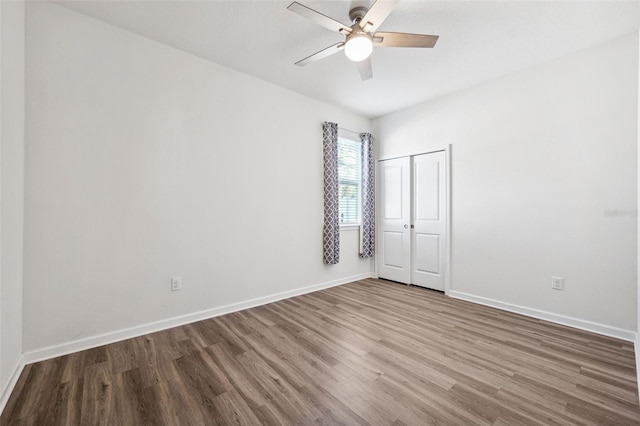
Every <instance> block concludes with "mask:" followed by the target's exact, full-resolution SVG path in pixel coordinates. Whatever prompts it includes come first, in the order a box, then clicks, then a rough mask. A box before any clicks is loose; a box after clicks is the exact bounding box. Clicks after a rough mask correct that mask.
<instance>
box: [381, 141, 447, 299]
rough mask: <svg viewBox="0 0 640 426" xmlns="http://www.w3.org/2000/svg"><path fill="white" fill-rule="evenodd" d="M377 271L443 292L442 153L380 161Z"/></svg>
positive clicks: (444, 203)
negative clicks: (379, 227) (379, 224)
mask: <svg viewBox="0 0 640 426" xmlns="http://www.w3.org/2000/svg"><path fill="white" fill-rule="evenodd" d="M379 166H380V167H379V173H380V174H379V176H380V180H379V185H380V186H379V187H380V201H381V212H380V217H381V229H380V245H379V247H380V255H379V259H378V275H379V276H380V278H386V279H389V280H393V281H398V282H401V283H405V284H416V285H419V286H422V287H427V288H431V289H434V290H441V291H444V274H445V265H446V256H447V246H446V243H447V240H446V232H447V210H446V207H447V198H446V197H447V191H446V162H445V152H444V151H438V152H433V153H429V154H421V155H415V156H411V157H402V158H395V159H392V160H383V161H380V163H379Z"/></svg>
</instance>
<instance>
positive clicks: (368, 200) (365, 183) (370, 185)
mask: <svg viewBox="0 0 640 426" xmlns="http://www.w3.org/2000/svg"><path fill="white" fill-rule="evenodd" d="M360 140H361V141H362V157H361V158H362V161H361V164H362V245H361V253H360V257H371V256H373V254H374V253H375V239H376V236H375V223H376V217H375V197H376V191H375V175H374V165H373V136H371V133H360Z"/></svg>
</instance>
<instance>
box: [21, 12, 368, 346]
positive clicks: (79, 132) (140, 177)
mask: <svg viewBox="0 0 640 426" xmlns="http://www.w3.org/2000/svg"><path fill="white" fill-rule="evenodd" d="M26 80H27V88H28V90H27V129H28V134H27V168H26V183H25V185H26V190H25V191H26V195H25V209H26V211H25V229H26V232H25V294H24V318H25V323H24V349H25V351H30V350H37V349H40V348H43V347H46V346H49V345H59V344H64V343H68V342H70V341H74V340H77V339H83V338H86V337H90V336H95V335H97V334H100V333H108V332H111V331H114V330H121V329H124V328H126V327H134V326H137V325H140V324H145V323H149V322H152V321H157V320H161V319H165V318H171V317H175V316H178V315H183V314H188V313H192V312H195V311H199V310H203V309H209V308H213V307H219V306H222V305H226V304H230V303H236V302H240V301H244V300H247V299H251V298H255V297H260V296H266V295H270V294H274V293H278V292H282V291H287V290H292V289H295V288H299V287H304V286H309V285H314V284H319V283H324V282H328V281H332V280H339V279H344V278H348V277H353V276H356V275H361V274H369V273H370V272H371V270H372V262H371V261H370V260H368V259H367V260H361V259H359V258H358V255H357V251H358V243H357V231H343V233H342V237H343V238H342V245H341V250H342V257H341V262H340V264H339V265H335V266H326V265H323V264H322V252H321V235H322V210H323V208H322V203H323V198H322V137H321V133H322V131H321V123H322V121H324V120H331V121H336V122H338V123H339V124H340V125H341V126H343V127H346V128H349V129H355V130H362V131H365V130H368V129H369V125H370V123H369V121H368V120H366V119H364V118H362V117H359V116H356V115H354V114H352V113H348V112H346V111H344V110H341V109H338V108H335V107H332V106H329V105H326V104H323V103H320V102H317V101H315V100H312V99H310V98H307V97H304V96H301V95H299V94H296V93H294V92H291V91H288V90H285V89H282V88H279V87H277V86H274V85H271V84H268V83H266V82H264V81H261V80H258V79H256V78H253V77H250V76H247V75H244V74H241V73H238V72H235V71H233V70H230V69H227V68H224V67H221V66H218V65H215V64H212V63H210V62H207V61H204V60H202V59H199V58H197V57H194V56H191V55H189V54H186V53H184V52H181V51H178V50H175V49H172V48H169V47H167V46H164V45H161V44H158V43H155V42H153V41H150V40H148V39H145V38H142V37H139V36H137V35H134V34H131V33H128V32H126V31H123V30H120V29H117V28H115V27H112V26H109V25H107V24H103V23H101V22H99V21H95V20H92V19H90V18H87V17H84V16H82V15H79V14H76V13H75V12H71V11H69V10H67V9H64V8H61V7H58V6H56V5H53V4H49V3H33V2H32V3H29V4H28V6H27V75H26ZM172 276H181V277H182V283H183V290H182V291H180V292H171V291H169V283H170V277H172Z"/></svg>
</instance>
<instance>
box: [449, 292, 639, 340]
mask: <svg viewBox="0 0 640 426" xmlns="http://www.w3.org/2000/svg"><path fill="white" fill-rule="evenodd" d="M449 296H451V297H453V298H456V299H461V300H466V301H468V302H473V303H479V304H480V305H486V306H491V307H493V308H498V309H502V310H504V311H509V312H515V313H516V314H522V315H526V316H528V317H533V318H538V319H542V320H545V321H550V322H554V323H557V324H562V325H567V326H569V327H573V328H578V329H580V330H585V331H590V332H592V333H597V334H603V335H605V336H609V337H615V338H617V339H621V340H626V341H628V342H636V332H635V331H633V330H625V329H623V328H618V327H612V326H609V325H605V324H600V323H597V322H592V321H587V320H582V319H579V318H573V317H568V316H565V315H559V314H554V313H552V312H546V311H541V310H538V309H533V308H527V307H525V306H519V305H513V304H511V303H506V302H500V301H498V300H494V299H488V298H486V297H481V296H474V295H473V294H468V293H463V292H461V291H455V290H450V291H449ZM636 350H637V349H636Z"/></svg>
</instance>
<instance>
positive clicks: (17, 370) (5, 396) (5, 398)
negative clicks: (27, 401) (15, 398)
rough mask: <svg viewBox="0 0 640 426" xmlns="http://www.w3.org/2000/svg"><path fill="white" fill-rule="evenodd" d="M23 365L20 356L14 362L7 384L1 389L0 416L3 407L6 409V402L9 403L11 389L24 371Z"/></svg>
mask: <svg viewBox="0 0 640 426" xmlns="http://www.w3.org/2000/svg"><path fill="white" fill-rule="evenodd" d="M24 365H25V363H24V357H23V356H22V355H20V357H19V358H18V360H17V361H16V365H15V366H14V367H13V372H12V373H11V377H9V380H8V381H7V384H6V385H5V386H4V388H3V389H2V393H0V414H2V412H3V411H4V407H6V405H7V402H9V397H10V396H11V392H13V388H14V387H15V386H16V383H18V379H19V378H20V374H22V370H24Z"/></svg>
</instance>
